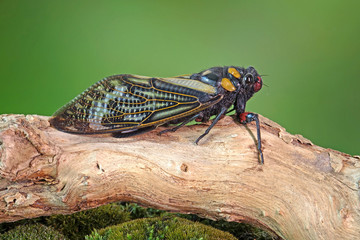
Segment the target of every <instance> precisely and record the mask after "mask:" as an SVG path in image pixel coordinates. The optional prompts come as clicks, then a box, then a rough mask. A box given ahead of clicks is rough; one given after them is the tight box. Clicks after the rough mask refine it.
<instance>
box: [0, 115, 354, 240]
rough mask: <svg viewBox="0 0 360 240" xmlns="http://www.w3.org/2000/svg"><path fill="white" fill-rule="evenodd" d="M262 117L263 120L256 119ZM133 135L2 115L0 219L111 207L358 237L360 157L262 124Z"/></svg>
mask: <svg viewBox="0 0 360 240" xmlns="http://www.w3.org/2000/svg"><path fill="white" fill-rule="evenodd" d="M260 117H261V116H260ZM261 126H262V129H261V131H262V143H263V152H264V158H265V164H264V165H259V164H258V155H257V150H256V145H255V140H254V135H256V129H255V126H254V125H253V124H248V128H246V127H245V126H242V125H240V124H238V123H235V122H234V121H233V119H232V118H231V117H225V118H224V119H222V120H221V121H220V122H219V123H218V124H217V125H216V126H215V127H214V128H213V129H212V131H211V132H210V134H209V135H208V136H206V137H205V138H204V139H203V140H201V141H200V144H199V145H198V146H197V145H195V144H194V141H195V140H196V138H197V137H198V136H199V135H201V134H202V133H203V132H204V131H205V129H206V126H204V125H203V124H202V125H197V126H194V125H193V126H186V127H183V128H181V129H179V130H178V131H177V132H175V133H166V134H164V135H162V136H158V135H157V133H158V132H159V131H161V130H163V129H164V128H162V127H159V128H158V129H156V130H154V131H152V132H149V133H146V134H143V135H138V136H134V137H130V138H120V139H119V138H113V137H111V136H109V135H108V136H104V135H102V136H95V135H71V134H66V133H63V132H59V131H57V130H55V129H54V128H52V127H50V126H49V123H48V117H44V116H36V115H28V116H24V115H0V222H5V221H15V220H19V219H23V218H32V217H37V216H44V215H51V214H57V213H62V214H69V213H73V212H75V211H79V210H84V209H88V208H93V207H97V206H100V205H102V204H106V203H110V202H114V201H131V202H137V203H139V204H141V205H143V206H148V207H154V208H158V209H165V210H169V211H175V212H182V213H194V214H198V215H201V216H205V217H208V218H212V219H220V218H225V219H227V220H228V221H245V222H250V223H253V224H256V225H259V226H262V227H264V228H267V229H268V230H270V231H272V232H274V233H276V234H277V235H279V236H280V237H282V238H284V239H360V191H359V184H360V182H359V181H360V160H359V158H358V157H352V156H350V155H347V154H344V153H341V152H338V151H334V150H331V149H325V148H322V147H319V146H315V145H313V144H312V143H311V142H310V141H309V140H307V139H305V138H303V137H302V136H300V135H291V134H289V133H287V132H286V131H285V129H284V128H282V127H281V126H279V125H278V124H276V123H274V122H272V121H270V120H268V119H266V118H264V117H261Z"/></svg>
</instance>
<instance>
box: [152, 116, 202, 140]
mask: <svg viewBox="0 0 360 240" xmlns="http://www.w3.org/2000/svg"><path fill="white" fill-rule="evenodd" d="M199 116H200V113H198V114H195V115H194V116H192V117H190V118H188V119H185V120H184V121H183V122H182V123H181V124H179V125H177V126H176V127H173V128H169V129H165V130H163V131H161V132H159V135H161V134H163V133H166V132H175V131H176V130H178V129H179V128H181V127H183V126H184V125H185V124H187V123H189V122H191V121H193V120H195V119H196V118H198V117H199Z"/></svg>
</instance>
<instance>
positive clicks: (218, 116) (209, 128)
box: [195, 108, 227, 144]
mask: <svg viewBox="0 0 360 240" xmlns="http://www.w3.org/2000/svg"><path fill="white" fill-rule="evenodd" d="M226 111H227V108H223V109H221V112H220V113H219V114H218V115H217V116H216V118H215V119H214V120H213V122H212V123H211V125H210V126H209V127H208V128H207V129H206V131H205V132H204V133H203V134H202V135H201V136H200V137H198V139H196V141H195V143H196V144H198V143H199V141H200V140H201V139H202V138H203V137H204V136H205V135H206V134H208V133H209V132H210V130H211V129H212V128H213V127H214V126H215V124H216V123H217V122H218V121H219V120H220V118H221V116H222V115H224V113H225V112H226Z"/></svg>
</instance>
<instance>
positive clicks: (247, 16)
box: [0, 0, 360, 154]
mask: <svg viewBox="0 0 360 240" xmlns="http://www.w3.org/2000/svg"><path fill="white" fill-rule="evenodd" d="M359 9H360V2H359V1H327V0H318V1H307V0H306V1H295V2H294V1H285V0H284V1H212V0H208V1H205V0H203V1H194V0H192V1H187V0H183V1H48V0H46V1H45V0H37V1H16V0H11V1H10V0H2V1H0V30H1V35H0V46H1V49H0V81H1V85H0V89H1V94H0V114H2V113H25V114H40V115H51V114H52V113H53V112H55V111H56V110H57V109H58V108H59V107H61V106H62V105H64V104H65V103H67V102H68V101H69V100H71V99H72V98H73V97H75V96H76V95H77V94H79V93H81V92H82V91H83V90H85V89H86V88H87V87H89V86H90V85H91V84H93V83H95V82H97V81H98V80H100V79H102V78H103V77H106V76H109V75H113V74H121V73H132V74H139V75H147V76H162V77H168V76H174V75H180V74H188V73H195V72H199V71H201V70H204V69H206V68H209V67H213V66H225V65H238V66H244V67H247V66H249V65H252V66H254V67H256V69H257V70H258V71H259V72H260V74H265V75H266V76H264V77H263V81H264V83H265V84H266V85H267V86H265V87H263V89H262V90H261V91H260V92H259V93H257V94H256V95H255V96H254V97H253V98H252V99H251V100H250V101H249V102H248V105H247V110H248V111H253V112H257V113H260V114H262V115H264V116H266V117H268V118H270V119H272V120H273V121H276V122H278V123H279V124H281V125H282V126H284V127H285V128H286V129H287V130H288V131H289V132H291V133H294V134H295V133H298V134H302V135H304V136H305V137H307V138H309V139H310V140H312V141H313V142H314V143H315V144H318V145H321V146H323V147H329V148H334V149H337V150H340V151H343V152H346V153H350V154H359V153H360V151H359V145H360V139H359V136H360V126H359V123H360V94H359V87H360V80H359V79H358V74H359V72H358V71H359V68H360V40H359V38H360V14H359V13H358V12H359Z"/></svg>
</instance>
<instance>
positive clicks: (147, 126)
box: [50, 66, 263, 163]
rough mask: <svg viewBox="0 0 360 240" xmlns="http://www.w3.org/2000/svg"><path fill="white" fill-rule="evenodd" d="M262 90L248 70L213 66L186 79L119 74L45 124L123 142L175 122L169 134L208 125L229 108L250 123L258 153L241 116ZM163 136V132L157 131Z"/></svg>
mask: <svg viewBox="0 0 360 240" xmlns="http://www.w3.org/2000/svg"><path fill="white" fill-rule="evenodd" d="M261 87H262V79H261V77H260V75H259V74H258V73H257V72H256V70H255V69H254V68H253V67H249V68H247V69H245V68H242V67H232V66H231V67H213V68H210V69H207V70H205V71H202V72H200V73H195V74H192V75H191V76H178V77H173V78H152V77H144V76H138V75H129V74H121V75H115V76H110V77H107V78H104V79H103V80H101V81H99V82H98V83H95V84H94V85H92V86H91V87H89V88H88V89H87V90H85V91H84V92H83V93H82V94H80V95H79V96H77V97H76V98H75V99H73V100H72V101H71V102H69V103H68V104H66V105H65V106H64V107H62V108H60V109H59V110H58V111H57V112H55V114H54V117H53V118H52V119H51V120H50V122H51V124H52V125H53V126H54V127H55V128H57V129H58V130H61V131H64V132H68V133H75V134H99V133H109V132H111V133H114V136H116V137H127V136H130V135H135V134H139V133H143V132H145V131H149V130H152V129H154V128H155V127H156V126H158V125H161V124H164V123H171V124H176V123H180V125H178V126H177V127H175V128H172V129H169V130H165V131H175V130H177V129H178V128H180V127H181V126H184V125H185V124H186V123H188V122H190V121H192V120H196V121H199V122H207V121H208V120H209V119H210V117H211V116H214V115H215V116H216V117H215V119H214V120H213V122H212V124H211V125H210V126H209V127H208V129H207V130H206V131H205V133H204V134H202V135H201V136H200V137H199V138H198V139H197V140H196V143H198V142H199V140H200V139H201V138H203V137H204V136H205V135H206V134H208V133H209V131H210V130H211V128H213V126H214V125H215V124H216V123H217V122H218V121H219V119H220V118H221V117H222V116H223V115H224V114H225V113H226V112H227V111H228V109H229V108H230V107H231V106H232V105H234V109H235V110H236V113H237V116H238V119H239V121H240V122H241V123H247V122H250V121H256V123H257V135H258V150H259V154H260V162H261V163H263V155H262V152H261V139H260V127H259V120H258V116H257V114H254V113H247V112H245V106H246V102H247V101H248V100H249V99H250V98H251V97H252V95H253V94H254V93H255V92H257V91H259V90H260V89H261ZM163 132H164V131H163Z"/></svg>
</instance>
